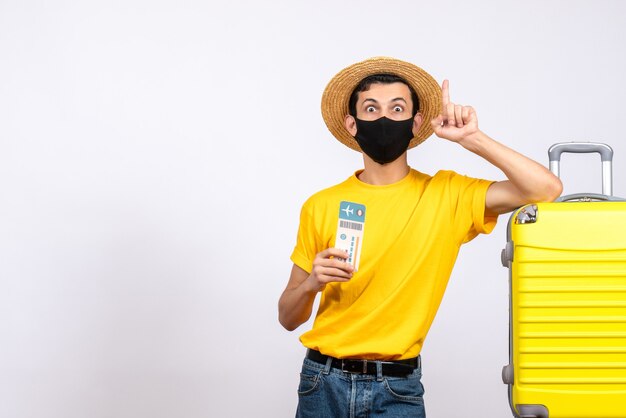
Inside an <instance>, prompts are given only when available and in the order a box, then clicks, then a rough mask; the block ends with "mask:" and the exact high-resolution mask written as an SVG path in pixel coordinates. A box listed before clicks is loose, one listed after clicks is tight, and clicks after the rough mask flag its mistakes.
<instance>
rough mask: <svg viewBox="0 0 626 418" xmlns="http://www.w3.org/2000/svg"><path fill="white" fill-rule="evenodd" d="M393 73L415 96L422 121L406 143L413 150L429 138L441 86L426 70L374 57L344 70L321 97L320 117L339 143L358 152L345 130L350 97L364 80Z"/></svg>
mask: <svg viewBox="0 0 626 418" xmlns="http://www.w3.org/2000/svg"><path fill="white" fill-rule="evenodd" d="M374 74H393V75H397V76H399V77H402V78H403V79H405V80H406V81H407V83H409V85H410V86H411V87H412V88H413V89H414V90H415V92H416V93H417V97H418V98H419V104H420V109H419V112H420V113H421V114H422V117H423V122H422V125H421V127H420V129H419V131H418V132H417V135H415V137H414V138H413V139H412V140H411V142H409V148H413V147H415V146H417V145H419V144H421V143H422V142H424V141H425V140H426V139H427V138H428V137H429V136H431V135H432V133H433V130H432V127H431V126H430V121H431V120H432V119H433V118H435V117H436V116H437V115H439V113H440V111H441V87H440V86H439V83H437V81H436V80H435V79H434V78H433V77H432V76H431V75H430V74H428V73H427V72H426V71H424V70H423V69H421V68H420V67H418V66H416V65H414V64H411V63H409V62H405V61H400V60H398V59H395V58H389V57H374V58H370V59H367V60H365V61H361V62H357V63H356V64H352V65H350V66H349V67H346V68H344V69H343V70H341V71H340V72H339V73H337V75H336V76H334V77H333V78H332V80H330V82H329V83H328V85H327V86H326V89H325V90H324V94H323V95H322V117H323V118H324V122H325V123H326V126H327V127H328V130H330V132H331V133H332V134H333V136H334V137H335V138H337V140H339V142H341V143H342V144H344V145H346V146H348V147H350V148H352V149H353V150H355V151H359V152H361V148H360V147H359V144H357V142H356V140H355V139H354V137H353V136H352V135H350V133H349V132H348V130H347V129H346V127H345V124H344V120H345V117H346V115H347V114H348V102H349V100H350V95H351V94H352V91H354V89H355V88H356V86H357V85H358V84H359V83H360V82H361V80H363V79H364V78H365V77H368V76H370V75H374Z"/></svg>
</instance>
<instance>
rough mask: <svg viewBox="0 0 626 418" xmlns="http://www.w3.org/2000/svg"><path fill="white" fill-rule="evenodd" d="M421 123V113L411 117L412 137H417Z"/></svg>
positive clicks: (422, 118)
mask: <svg viewBox="0 0 626 418" xmlns="http://www.w3.org/2000/svg"><path fill="white" fill-rule="evenodd" d="M422 122H424V117H423V116H422V114H421V113H419V112H417V113H416V114H415V117H413V136H415V135H417V132H418V131H419V130H420V128H421V127H422Z"/></svg>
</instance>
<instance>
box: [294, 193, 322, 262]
mask: <svg viewBox="0 0 626 418" xmlns="http://www.w3.org/2000/svg"><path fill="white" fill-rule="evenodd" d="M317 236H318V233H317V232H316V228H315V225H314V219H313V216H312V209H311V204H310V201H307V202H306V203H305V204H304V205H303V206H302V209H301V211H300V226H299V227H298V236H297V239H296V246H295V248H294V249H293V252H292V253H291V261H293V263H294V264H295V265H297V266H298V267H300V268H301V269H303V270H304V271H306V272H307V273H310V272H311V269H312V268H313V259H314V258H315V255H316V254H317V253H319V252H320V251H321V250H322V249H320V248H318V247H319V240H318V239H317Z"/></svg>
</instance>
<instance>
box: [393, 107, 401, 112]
mask: <svg viewBox="0 0 626 418" xmlns="http://www.w3.org/2000/svg"><path fill="white" fill-rule="evenodd" d="M403 110H404V109H403V108H402V106H394V108H393V111H394V112H402V111H403Z"/></svg>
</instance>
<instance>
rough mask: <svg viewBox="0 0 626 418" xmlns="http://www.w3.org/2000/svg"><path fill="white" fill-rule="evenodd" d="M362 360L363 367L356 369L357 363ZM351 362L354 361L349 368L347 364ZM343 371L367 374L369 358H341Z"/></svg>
mask: <svg viewBox="0 0 626 418" xmlns="http://www.w3.org/2000/svg"><path fill="white" fill-rule="evenodd" d="M357 362H360V363H361V364H362V365H363V367H362V369H361V370H355V369H356V367H354V366H355V365H356V364H355V363H357ZM350 363H352V366H348V369H346V366H347V365H349V364H350ZM341 371H342V372H345V373H360V374H367V360H350V359H341Z"/></svg>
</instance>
